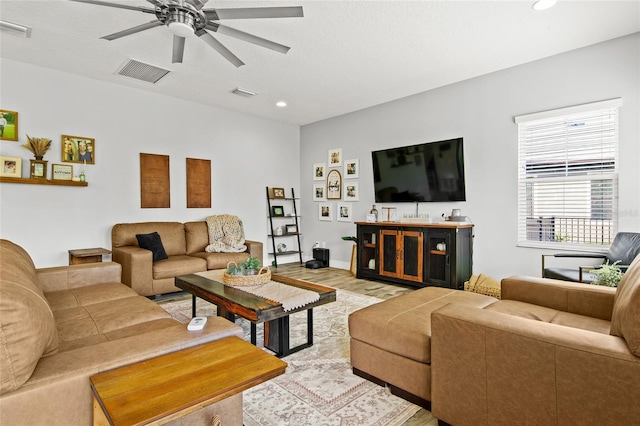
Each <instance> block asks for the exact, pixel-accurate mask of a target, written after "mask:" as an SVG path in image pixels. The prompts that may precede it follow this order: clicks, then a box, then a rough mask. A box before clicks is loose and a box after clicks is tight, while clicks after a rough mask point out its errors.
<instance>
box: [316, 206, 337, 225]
mask: <svg viewBox="0 0 640 426" xmlns="http://www.w3.org/2000/svg"><path fill="white" fill-rule="evenodd" d="M318 219H319V220H324V221H328V222H331V221H332V220H333V204H331V203H320V204H318Z"/></svg>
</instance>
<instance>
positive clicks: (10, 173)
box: [0, 155, 22, 178]
mask: <svg viewBox="0 0 640 426" xmlns="http://www.w3.org/2000/svg"><path fill="white" fill-rule="evenodd" d="M0 176H2V177H9V178H19V177H22V158H20V157H7V156H4V155H2V156H0Z"/></svg>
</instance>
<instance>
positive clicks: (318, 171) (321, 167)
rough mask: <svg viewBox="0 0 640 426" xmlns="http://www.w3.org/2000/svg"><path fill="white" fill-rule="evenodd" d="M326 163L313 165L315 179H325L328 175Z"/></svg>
mask: <svg viewBox="0 0 640 426" xmlns="http://www.w3.org/2000/svg"><path fill="white" fill-rule="evenodd" d="M326 168H327V164H326V163H315V164H314V165H313V180H324V179H325V177H326V173H325V170H326Z"/></svg>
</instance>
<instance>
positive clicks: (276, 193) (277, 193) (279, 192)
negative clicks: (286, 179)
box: [269, 188, 285, 199]
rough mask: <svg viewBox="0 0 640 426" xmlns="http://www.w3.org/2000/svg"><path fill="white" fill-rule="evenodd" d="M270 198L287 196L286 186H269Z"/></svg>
mask: <svg viewBox="0 0 640 426" xmlns="http://www.w3.org/2000/svg"><path fill="white" fill-rule="evenodd" d="M269 198H274V199H281V198H285V196H284V188H269Z"/></svg>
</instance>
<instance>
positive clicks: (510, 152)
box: [300, 33, 640, 278]
mask: <svg viewBox="0 0 640 426" xmlns="http://www.w3.org/2000/svg"><path fill="white" fill-rule="evenodd" d="M372 90H375V88H372ZM639 96H640V33H636V34H634V35H631V36H627V37H624V38H620V39H616V40H613V41H609V42H605V43H601V44H598V45H594V46H590V47H587V48H583V49H579V50H575V51H571V52H568V53H564V54H561V55H557V56H553V57H550V58H546V59H543V60H539V61H536V62H532V63H529V64H525V65H521V66H517V67H514V68H510V69H506V70H503V71H500V72H496V73H492V74H488V75H485V76H481V77H479V78H474V79H471V80H467V81H463V82H460V83H457V84H453V85H450V86H446V87H442V88H439V89H436V90H432V91H428V92H425V93H420V94H417V95H414V96H411V97H407V98H404V99H400V100H397V101H394V102H389V103H386V104H383V105H379V106H376V107H373V108H369V109H366V110H362V111H358V112H355V113H352V114H348V115H344V116H340V117H336V118H333V119H329V120H325V121H322V122H318V123H313V124H310V125H307V126H304V127H302V129H301V161H300V173H301V191H302V192H301V194H302V197H303V203H302V214H303V216H304V217H305V218H309V219H308V220H306V221H305V231H304V232H305V234H306V241H308V242H313V241H315V240H320V241H326V244H327V248H329V249H330V250H331V265H332V266H341V267H344V268H348V265H349V260H350V255H351V243H346V242H344V241H342V240H341V237H342V236H344V235H355V232H356V226H355V224H353V223H344V222H336V221H335V219H334V221H333V222H320V221H318V219H317V217H318V213H317V208H318V207H317V205H318V203H317V202H313V201H312V197H311V191H312V185H313V180H312V165H313V164H314V163H319V162H326V161H327V159H326V158H327V150H328V149H332V148H342V152H343V158H344V159H352V158H357V159H359V160H360V177H359V179H358V180H357V182H359V187H360V195H359V198H360V200H359V202H357V203H354V205H353V212H354V218H355V220H356V221H364V220H365V215H366V213H367V212H368V211H369V210H370V209H371V205H372V204H373V203H374V194H373V177H372V166H371V151H373V150H378V149H383V148H390V147H396V146H405V145H412V144H416V143H422V142H431V141H437V140H442V139H448V138H455V137H464V144H465V145H464V150H465V173H466V182H467V201H466V202H459V203H421V204H420V205H419V212H420V213H429V214H430V215H431V216H432V217H433V216H438V217H439V216H440V215H441V214H442V213H445V212H446V213H448V212H450V211H451V209H452V208H460V209H462V213H463V214H464V215H466V216H469V217H470V218H471V220H472V221H473V223H474V224H475V241H474V259H473V264H474V273H485V274H488V275H490V276H493V277H494V278H503V277H505V276H508V275H512V274H529V275H537V276H539V275H540V254H541V253H542V252H545V253H548V252H549V251H540V250H535V249H530V248H520V247H517V246H516V243H517V229H516V227H517V224H516V220H517V209H516V204H517V193H516V191H517V189H516V188H517V127H516V125H515V124H514V121H513V117H514V116H516V115H520V114H526V113H532V112H537V111H543V110H548V109H554V108H560V107H566V106H571V105H577V104H583V103H588V102H593V101H599V100H605V99H611V98H616V97H622V99H623V103H624V104H623V106H622V107H621V108H620V169H619V185H620V186H619V188H620V189H619V191H620V200H619V210H620V215H619V230H621V231H635V232H638V231H640V167H638V164H639V162H640V143H639V141H640V107H639V101H640V100H639ZM341 172H342V170H341ZM334 204H335V202H334ZM385 206H395V207H398V212H399V213H400V214H402V213H415V204H395V205H393V204H385ZM381 207H382V206H381V205H378V206H377V209H378V211H381ZM309 244H311V243H309Z"/></svg>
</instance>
